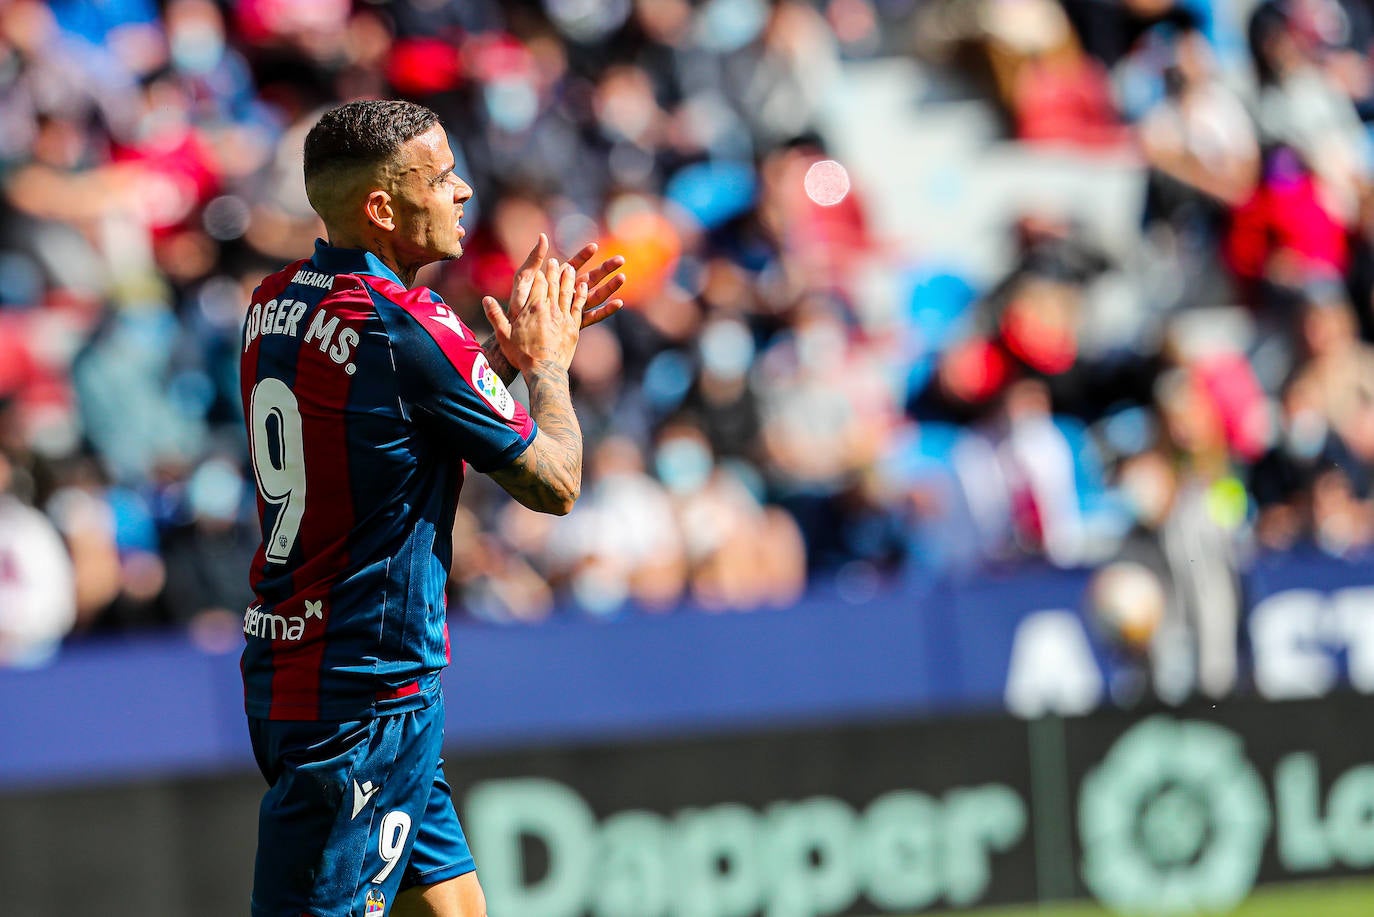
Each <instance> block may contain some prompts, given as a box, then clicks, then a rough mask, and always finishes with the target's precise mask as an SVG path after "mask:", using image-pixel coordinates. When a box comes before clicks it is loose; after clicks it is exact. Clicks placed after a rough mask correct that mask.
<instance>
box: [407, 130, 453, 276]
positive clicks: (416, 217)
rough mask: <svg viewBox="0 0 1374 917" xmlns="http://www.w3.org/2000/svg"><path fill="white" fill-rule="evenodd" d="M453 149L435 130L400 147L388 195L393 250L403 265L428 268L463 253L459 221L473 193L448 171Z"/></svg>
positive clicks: (451, 168)
mask: <svg viewBox="0 0 1374 917" xmlns="http://www.w3.org/2000/svg"><path fill="white" fill-rule="evenodd" d="M453 168H454V157H453V150H452V149H451V148H450V147H449V145H448V137H447V136H445V134H444V129H443V128H442V127H441V126H439V125H437V124H436V125H434V127H432V128H430V129H429V130H427V131H425V132H424V133H423V134H421V135H419V136H418V137H415V138H413V139H412V140H410V141H409V142H408V143H406V145H405V147H403V148H402V151H401V157H400V174H399V176H398V182H397V187H396V189H395V194H394V195H393V208H394V210H395V214H396V232H397V239H396V242H397V250H398V254H400V255H401V256H402V261H404V262H406V263H421V264H428V263H429V262H431V261H444V260H449V259H453V258H457V257H458V256H459V255H461V254H462V253H463V236H464V235H465V233H466V231H465V230H464V229H463V227H462V226H461V225H459V221H460V220H461V219H462V218H463V204H464V203H465V202H466V201H467V200H468V199H469V198H471V197H472V188H471V187H469V186H468V183H467V182H465V181H463V180H462V179H461V178H459V177H458V176H457V174H455V173H454V171H453Z"/></svg>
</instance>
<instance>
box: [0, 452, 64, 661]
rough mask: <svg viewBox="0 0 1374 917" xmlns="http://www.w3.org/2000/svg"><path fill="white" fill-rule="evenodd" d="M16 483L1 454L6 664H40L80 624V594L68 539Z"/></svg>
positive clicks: (0, 637) (0, 616)
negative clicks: (22, 494)
mask: <svg viewBox="0 0 1374 917" xmlns="http://www.w3.org/2000/svg"><path fill="white" fill-rule="evenodd" d="M12 480H13V475H12V472H11V466H10V462H9V459H8V458H7V457H6V456H5V454H4V452H3V451H0V665H37V664H41V663H43V662H45V661H46V660H47V659H48V657H49V656H51V654H52V653H53V652H54V651H55V650H56V649H57V645H58V643H59V642H60V641H61V640H62V638H63V637H64V636H66V634H67V632H68V631H70V630H71V628H72V625H73V624H74V623H75V622H76V603H75V595H76V589H75V586H74V584H73V582H72V566H71V560H70V559H69V557H68V555H67V552H66V550H65V549H64V547H63V544H62V539H61V538H60V537H59V536H58V534H57V531H56V530H55V529H54V528H53V526H52V523H51V522H49V521H48V520H47V518H45V517H44V516H43V514H42V513H40V512H38V511H37V510H36V509H34V508H33V507H31V506H28V505H26V504H24V503H23V502H21V501H20V500H19V498H18V497H16V496H14V495H13V494H12V493H10V486H11V482H12Z"/></svg>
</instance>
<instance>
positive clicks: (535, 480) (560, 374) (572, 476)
mask: <svg viewBox="0 0 1374 917" xmlns="http://www.w3.org/2000/svg"><path fill="white" fill-rule="evenodd" d="M525 381H526V382H527V383H528V384H529V389H530V413H531V414H532V415H533V416H534V420H535V422H536V423H537V424H539V434H538V435H537V436H536V437H535V438H534V442H533V443H531V444H530V447H529V448H528V449H526V450H525V451H524V453H523V454H522V455H521V456H520V457H519V458H517V459H516V460H515V461H514V462H512V463H511V464H510V465H509V466H507V467H505V468H502V469H501V470H499V471H495V472H493V473H492V475H491V477H492V478H493V479H494V480H495V481H496V482H497V483H498V484H500V485H501V486H502V487H504V488H505V489H506V492H507V493H509V494H510V495H511V496H512V497H514V498H515V499H516V500H518V501H519V502H520V503H521V504H523V505H524V506H528V507H529V508H530V509H534V510H538V511H539V512H542V513H557V514H559V515H562V514H563V513H566V512H568V511H569V510H571V509H572V506H573V503H575V502H576V501H577V498H578V495H579V494H580V493H581V492H582V428H581V427H580V426H579V425H578V423H577V415H576V414H574V413H573V406H572V397H571V395H569V394H568V371H567V370H566V369H564V368H563V367H561V366H559V365H558V364H557V363H554V362H553V361H551V360H539V361H538V362H536V363H535V364H534V365H533V366H531V367H530V368H529V370H528V371H527V372H526V373H525Z"/></svg>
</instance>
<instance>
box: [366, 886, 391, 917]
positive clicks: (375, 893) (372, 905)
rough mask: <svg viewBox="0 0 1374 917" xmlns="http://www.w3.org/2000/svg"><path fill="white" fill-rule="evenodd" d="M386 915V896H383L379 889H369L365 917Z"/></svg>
mask: <svg viewBox="0 0 1374 917" xmlns="http://www.w3.org/2000/svg"><path fill="white" fill-rule="evenodd" d="M385 913H386V895H383V894H382V890H381V889H379V888H369V889H368V890H367V909H366V910H364V911H363V917H382V915H383V914H385Z"/></svg>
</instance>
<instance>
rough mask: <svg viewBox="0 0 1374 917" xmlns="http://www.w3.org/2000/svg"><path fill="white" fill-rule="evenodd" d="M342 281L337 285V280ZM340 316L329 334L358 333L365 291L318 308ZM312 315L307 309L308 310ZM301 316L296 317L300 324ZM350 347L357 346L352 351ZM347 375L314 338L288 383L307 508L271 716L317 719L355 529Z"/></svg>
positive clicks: (366, 308) (345, 293)
mask: <svg viewBox="0 0 1374 917" xmlns="http://www.w3.org/2000/svg"><path fill="white" fill-rule="evenodd" d="M339 286H341V287H342V286H343V284H339ZM317 308H319V309H327V310H328V313H329V315H330V316H331V317H335V316H337V317H338V319H339V328H338V331H336V332H335V334H334V340H335V341H337V340H338V339H339V334H341V333H342V332H343V330H344V329H345V328H352V329H353V330H354V331H356V332H357V333H358V334H359V336H361V335H362V332H363V328H364V325H365V323H366V322H367V320H368V318H369V317H370V316H371V315H372V314H373V312H372V300H371V298H370V297H369V296H368V295H367V293H366V291H364V290H362V289H359V288H353V289H349V288H347V287H344V288H343V289H341V290H338V291H336V292H335V293H331V294H330V295H328V296H326V297H325V298H324V300H323V301H322V302H321V303H320V305H319V306H318V307H317ZM312 314H313V313H312ZM305 320H306V319H304V318H303V319H302V322H304V321H305ZM355 353H356V350H355ZM353 378H354V377H353V376H352V375H350V374H349V373H348V372H347V371H346V368H345V366H342V365H340V364H339V363H336V362H335V361H334V360H332V359H331V358H330V357H329V356H328V354H327V353H326V352H325V351H322V350H321V349H320V348H319V347H317V346H316V345H315V344H314V343H309V344H307V343H304V342H303V343H302V344H301V348H300V352H299V354H298V356H297V358H296V381H295V384H294V385H293V386H292V387H291V390H292V393H293V394H295V396H296V404H297V407H298V408H299V410H300V414H301V436H302V438H303V440H304V451H303V454H302V458H303V462H304V465H305V469H306V471H305V473H306V493H305V512H304V514H303V515H302V517H301V527H300V531H299V534H298V535H297V542H296V543H297V545H298V548H297V550H296V551H293V553H297V556H299V557H300V558H301V564H300V566H299V567H297V568H296V570H295V571H294V573H293V574H292V578H291V583H292V590H291V591H292V594H293V595H292V598H291V599H290V600H288V601H289V602H290V603H291V605H292V606H295V607H283V606H280V605H279V606H278V607H277V608H276V613H277V614H278V615H283V616H291V615H301V616H303V617H304V618H305V633H304V636H302V637H301V639H300V640H297V641H287V640H274V641H273V643H272V661H273V669H272V708H271V710H270V712H269V714H268V717H269V719H274V720H275V719H291V720H299V719H305V720H313V719H318V717H319V701H320V678H321V667H322V665H323V663H324V654H325V649H326V647H327V646H328V640H327V639H326V636H327V635H326V631H327V630H328V627H329V593H330V590H331V589H332V588H333V586H334V584H335V582H336V580H337V577H338V574H339V573H340V572H342V571H343V570H344V569H345V568H346V567H347V565H348V563H349V559H350V558H349V547H348V541H349V538H350V536H351V535H352V533H353V520H354V510H353V480H352V476H351V475H350V473H349V452H348V417H347V409H348V400H349V394H350V392H351V390H352V382H353Z"/></svg>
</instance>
